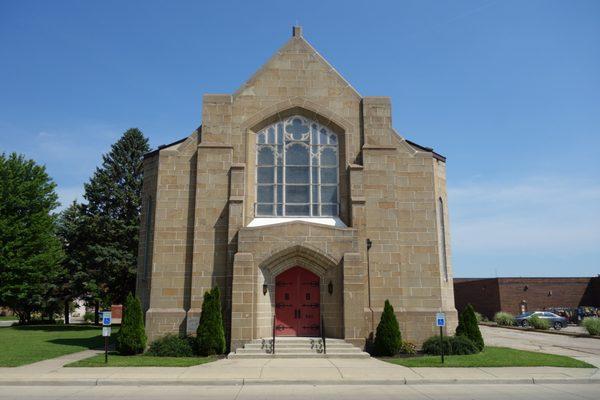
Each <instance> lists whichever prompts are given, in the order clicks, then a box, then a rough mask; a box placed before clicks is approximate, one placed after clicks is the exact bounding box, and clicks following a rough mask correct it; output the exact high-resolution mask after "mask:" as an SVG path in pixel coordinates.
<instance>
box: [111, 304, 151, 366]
mask: <svg viewBox="0 0 600 400" xmlns="http://www.w3.org/2000/svg"><path fill="white" fill-rule="evenodd" d="M146 340H147V338H146V332H145V330H144V314H143V313H142V305H141V303H140V300H139V299H138V298H137V297H133V295H132V294H131V293H129V294H128V295H127V299H126V300H125V304H124V305H123V319H122V321H121V329H120V330H119V333H118V334H117V351H118V352H119V353H120V354H122V355H133V354H139V353H142V352H143V351H144V349H145V348H146Z"/></svg>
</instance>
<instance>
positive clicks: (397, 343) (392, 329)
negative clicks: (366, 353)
mask: <svg viewBox="0 0 600 400" xmlns="http://www.w3.org/2000/svg"><path fill="white" fill-rule="evenodd" d="M401 347H402V334H401V333H400V326H399V325H398V320H397V319H396V314H394V308H393V307H392V305H391V304H390V302H389V301H388V300H386V301H385V305H384V307H383V314H381V320H380V321H379V325H377V331H376V335H375V343H374V344H373V348H374V351H375V354H376V355H378V356H394V355H396V354H398V353H399V352H400V348H401Z"/></svg>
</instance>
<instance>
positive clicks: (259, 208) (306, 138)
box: [256, 115, 339, 217]
mask: <svg viewBox="0 0 600 400" xmlns="http://www.w3.org/2000/svg"><path fill="white" fill-rule="evenodd" d="M256 177H257V178H256V199H257V202H256V216H258V217H267V216H268V217H274V216H305V217H331V216H337V215H338V202H339V201H338V196H339V194H338V138H337V135H336V134H335V133H333V132H331V130H329V129H328V128H327V127H325V126H323V125H321V124H319V123H317V122H315V121H312V120H310V119H307V118H305V117H302V116H299V115H294V116H291V117H288V118H285V119H283V120H281V121H279V122H276V123H274V124H271V125H269V126H267V127H265V128H264V129H262V130H260V131H259V132H258V133H257V134H256Z"/></svg>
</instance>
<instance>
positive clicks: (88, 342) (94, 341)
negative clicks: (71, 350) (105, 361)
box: [46, 335, 104, 349]
mask: <svg viewBox="0 0 600 400" xmlns="http://www.w3.org/2000/svg"><path fill="white" fill-rule="evenodd" d="M46 342H48V343H54V344H60V345H63V346H77V347H87V348H88V349H100V348H104V338H103V337H102V336H100V335H98V336H93V337H89V338H58V339H50V340H47V341H46Z"/></svg>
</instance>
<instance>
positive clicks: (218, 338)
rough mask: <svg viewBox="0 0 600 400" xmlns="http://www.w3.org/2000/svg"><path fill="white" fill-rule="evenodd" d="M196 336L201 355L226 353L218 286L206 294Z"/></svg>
mask: <svg viewBox="0 0 600 400" xmlns="http://www.w3.org/2000/svg"><path fill="white" fill-rule="evenodd" d="M196 334H197V335H196V337H197V339H196V340H197V343H198V353H199V354H200V355H202V356H209V355H214V354H223V353H225V350H226V343H225V327H224V326H223V315H222V314H221V294H220V291H219V287H218V286H215V287H214V288H212V290H210V291H207V292H206V293H204V301H203V303H202V312H201V314H200V323H199V324H198V329H197V330H196Z"/></svg>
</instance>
